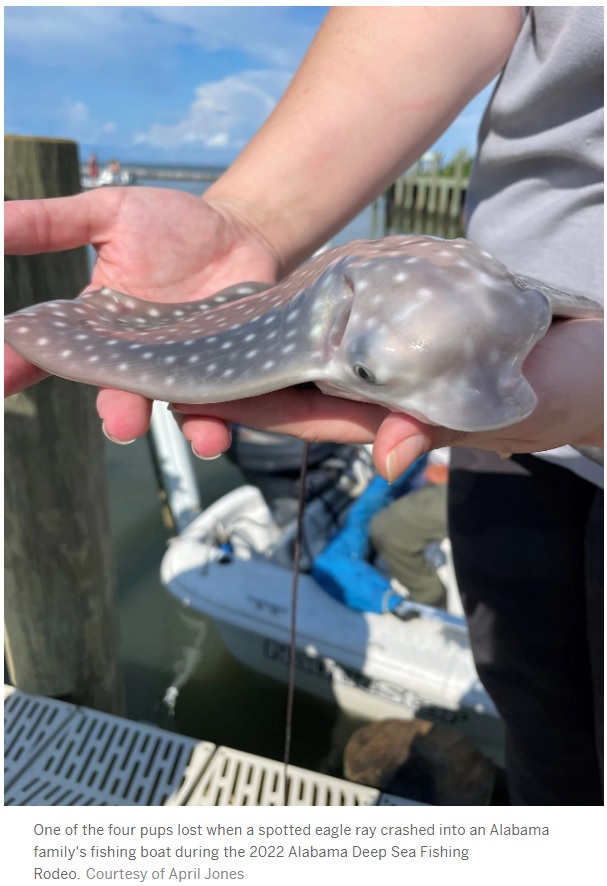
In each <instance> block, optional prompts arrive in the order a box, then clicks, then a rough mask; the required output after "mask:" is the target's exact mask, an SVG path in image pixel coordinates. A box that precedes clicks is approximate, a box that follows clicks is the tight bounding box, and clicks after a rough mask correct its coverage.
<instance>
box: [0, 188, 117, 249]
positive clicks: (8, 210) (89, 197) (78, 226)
mask: <svg viewBox="0 0 607 886" xmlns="http://www.w3.org/2000/svg"><path fill="white" fill-rule="evenodd" d="M122 196H123V195H121V193H120V188H107V189H103V190H102V191H90V192H88V193H86V194H77V195H76V196H74V197H55V198H53V199H50V200H9V201H7V202H6V203H5V204H4V251H5V252H6V254H7V255H34V254H36V253H40V252H56V251H58V250H62V249H74V248H76V247H77V246H84V245H85V244H87V243H94V242H96V241H98V240H99V239H100V238H102V237H103V235H104V232H105V231H106V230H107V229H108V228H110V227H111V225H112V223H113V221H114V219H115V218H116V214H117V212H118V208H119V206H120V203H121V201H122Z"/></svg>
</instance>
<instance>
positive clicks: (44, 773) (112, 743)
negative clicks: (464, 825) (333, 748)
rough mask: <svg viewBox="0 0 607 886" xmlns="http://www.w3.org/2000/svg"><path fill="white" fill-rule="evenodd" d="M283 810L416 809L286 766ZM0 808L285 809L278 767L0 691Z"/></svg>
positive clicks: (262, 759)
mask: <svg viewBox="0 0 607 886" xmlns="http://www.w3.org/2000/svg"><path fill="white" fill-rule="evenodd" d="M288 782H289V786H288V803H287V805H289V806H419V805H423V804H419V803H416V802H413V801H410V800H405V799H402V798H400V797H393V796H391V795H389V794H382V793H381V792H380V791H378V790H376V789H375V788H368V787H364V786H363V785H357V784H354V783H352V782H348V781H344V780H342V779H339V778H333V777H331V776H328V775H322V774H320V773H317V772H310V771H309V770H306V769H301V768H299V767H297V766H289V767H288ZM4 805H5V806H283V805H284V766H283V764H282V763H280V762H278V761H276V760H270V759H267V758H265V757H259V756H256V755H254V754H248V753H245V752H243V751H239V750H235V749H233V748H226V747H221V746H217V745H214V744H212V743H211V742H206V741H198V740H196V739H194V738H189V737H187V736H183V735H177V734H175V733H172V732H168V731H166V730H164V729H159V728H158V727H156V726H150V725H148V724H145V723H137V722H134V721H131V720H126V719H123V718H121V717H115V716H113V715H111V714H104V713H100V712H99V711H93V710H91V709H90V708H85V707H78V706H76V705H72V704H68V703H67V702H63V701H57V700H55V699H50V698H41V697H38V696H33V695H28V694H27V693H25V692H21V691H20V690H18V689H14V687H12V686H6V685H5V687H4Z"/></svg>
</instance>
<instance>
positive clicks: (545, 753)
mask: <svg viewBox="0 0 607 886" xmlns="http://www.w3.org/2000/svg"><path fill="white" fill-rule="evenodd" d="M449 534H450V537H451V543H452V546H453V556H454V563H455V570H456V575H457V579H458V583H459V587H460V591H461V595H462V601H463V605H464V608H465V611H466V615H467V618H468V623H469V627H470V635H471V640H472V648H473V652H474V658H475V661H476V667H477V670H478V674H479V677H480V679H481V680H482V682H483V684H484V685H485V687H486V689H487V691H488V692H489V694H490V695H491V697H492V698H493V700H494V702H495V704H496V706H497V707H498V709H499V711H500V713H501V715H502V717H503V719H504V721H505V724H506V734H507V739H506V741H507V745H506V764H507V777H508V788H509V793H510V800H511V802H512V803H513V804H516V805H534V806H536V805H550V806H554V805H556V806H561V805H562V806H567V805H581V806H592V805H602V802H603V799H602V747H603V731H602V730H603V494H602V491H601V490H599V489H597V487H595V486H594V485H593V484H591V483H588V482H586V481H585V480H582V479H581V478H579V477H577V476H576V475H575V474H573V473H571V472H570V471H567V470H565V469H564V468H560V467H557V466H555V465H553V464H551V463H549V462H546V461H542V460H541V459H539V458H535V457H534V456H529V455H524V456H515V457H514V458H512V459H509V460H507V461H502V460H501V459H499V458H498V456H497V455H495V454H493V453H485V452H481V451H479V450H472V449H468V450H466V449H459V448H454V449H453V458H452V465H451V471H450V481H449Z"/></svg>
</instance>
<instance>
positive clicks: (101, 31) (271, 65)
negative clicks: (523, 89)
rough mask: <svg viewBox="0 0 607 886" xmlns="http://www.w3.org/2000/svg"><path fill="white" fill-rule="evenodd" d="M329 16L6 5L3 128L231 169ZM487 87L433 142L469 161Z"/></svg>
mask: <svg viewBox="0 0 607 886" xmlns="http://www.w3.org/2000/svg"><path fill="white" fill-rule="evenodd" d="M327 9H328V7H324V6H303V7H297V6H282V7H281V6H240V7H233V6H232V7H231V6H176V7H159V6H156V7H154V6H101V7H95V6H88V7H87V6H71V7H70V6H40V7H34V6H30V7H25V6H12V7H5V131H6V132H8V133H18V134H25V135H43V136H55V137H61V138H73V139H75V140H76V141H78V142H79V143H80V145H81V150H82V155H83V157H86V156H87V155H88V153H89V152H90V151H91V150H92V149H94V150H96V151H97V153H98V155H99V157H100V159H101V160H102V161H103V160H107V159H109V158H110V157H111V156H117V157H118V158H119V159H120V160H122V161H123V162H128V161H131V162H135V161H141V162H152V163H185V164H209V165H219V166H223V165H226V164H228V163H229V162H230V161H231V160H232V159H233V158H234V157H235V156H236V155H237V154H238V152H239V150H240V149H241V148H242V146H243V145H244V144H246V142H247V141H248V139H249V138H250V137H251V136H252V135H253V133H254V132H255V131H256V130H257V129H258V128H259V126H260V125H261V124H262V123H263V121H264V120H265V118H266V117H267V115H268V114H269V113H270V111H271V110H272V108H273V107H274V105H275V103H276V101H277V100H278V99H279V98H280V96H281V94H282V93H283V91H284V89H285V87H286V85H287V84H288V82H289V80H290V78H291V76H292V75H293V72H294V71H295V69H296V68H297V65H298V64H299V62H300V61H301V59H302V58H303V55H304V53H305V51H306V49H307V47H308V46H309V44H310V42H311V40H312V38H313V36H314V33H315V32H316V30H317V28H318V26H319V25H320V23H321V21H322V19H323V17H324V15H325V13H326V11H327ZM488 94H489V91H488V90H485V91H484V92H483V93H481V94H480V95H479V96H477V98H476V99H475V100H474V101H473V102H472V103H471V104H470V105H469V106H468V107H467V108H466V109H465V110H464V111H463V112H462V114H461V115H460V116H459V118H458V119H457V120H456V121H455V123H454V124H453V125H452V126H451V128H450V129H449V131H448V132H447V133H445V135H444V136H443V137H442V138H441V140H440V142H439V143H438V148H439V149H440V150H441V151H442V153H443V154H444V155H445V156H446V157H450V156H452V154H453V153H454V152H455V151H456V150H457V149H458V148H460V147H466V148H468V149H469V150H470V151H471V152H472V151H473V150H474V146H475V136H476V130H477V128H478V124H479V122H480V118H481V115H482V112H483V109H484V107H485V104H486V102H487V99H488Z"/></svg>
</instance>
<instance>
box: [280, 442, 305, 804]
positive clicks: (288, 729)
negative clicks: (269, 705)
mask: <svg viewBox="0 0 607 886" xmlns="http://www.w3.org/2000/svg"><path fill="white" fill-rule="evenodd" d="M309 450H310V444H309V443H308V442H307V441H304V445H303V452H302V456H301V472H300V475H299V499H298V503H297V533H296V535H295V547H294V549H293V584H292V587H291V637H290V641H289V677H288V681H287V711H286V716H285V744H284V753H283V764H284V804H283V805H285V806H288V805H289V758H290V756H291V736H292V731H293V729H292V727H293V701H294V698H295V640H296V636H297V590H298V586H299V565H300V562H301V549H302V541H303V524H304V521H303V516H304V507H305V503H306V477H307V473H308V453H309Z"/></svg>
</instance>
